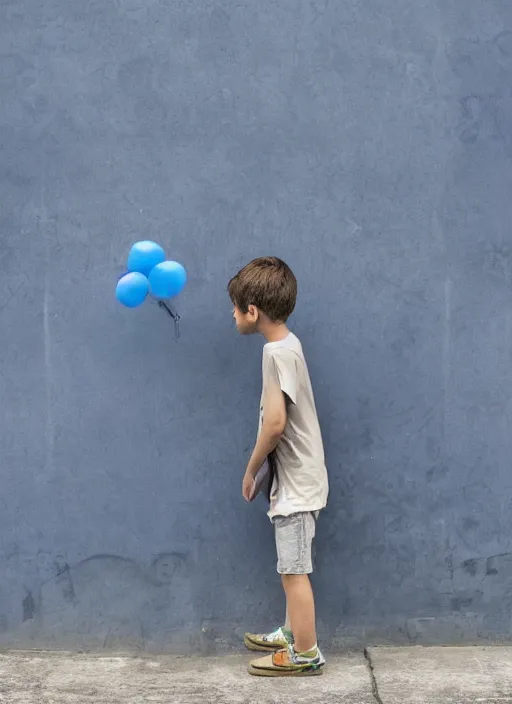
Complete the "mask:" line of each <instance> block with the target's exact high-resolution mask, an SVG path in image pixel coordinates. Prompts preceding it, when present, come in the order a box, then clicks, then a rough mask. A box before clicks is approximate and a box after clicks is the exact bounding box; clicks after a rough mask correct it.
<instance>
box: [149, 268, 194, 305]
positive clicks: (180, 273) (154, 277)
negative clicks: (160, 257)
mask: <svg viewBox="0 0 512 704" xmlns="http://www.w3.org/2000/svg"><path fill="white" fill-rule="evenodd" d="M186 283H187V272H186V271H185V268H184V267H183V266H181V264H178V262H169V261H167V262H162V263H161V264H157V265H156V266H155V268H154V269H153V271H152V272H151V274H150V275H149V289H150V291H151V295H153V296H154V297H155V298H173V297H174V296H177V295H178V293H181V291H183V289H184V287H185V284H186Z"/></svg>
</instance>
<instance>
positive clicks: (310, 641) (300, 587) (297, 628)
mask: <svg viewBox="0 0 512 704" xmlns="http://www.w3.org/2000/svg"><path fill="white" fill-rule="evenodd" d="M281 579H282V581H283V588H284V591H285V594H286V603H287V604H288V611H289V614H290V623H291V631H292V633H293V638H294V643H295V650H296V652H298V653H305V652H307V651H309V650H311V649H312V648H315V647H316V644H317V642H316V628H315V601H314V597H313V589H312V588H311V582H310V581H309V577H308V575H307V574H283V575H282V576H281Z"/></svg>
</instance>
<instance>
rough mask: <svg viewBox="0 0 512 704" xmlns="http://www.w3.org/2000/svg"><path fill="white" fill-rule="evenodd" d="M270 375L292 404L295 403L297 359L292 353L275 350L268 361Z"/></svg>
mask: <svg viewBox="0 0 512 704" xmlns="http://www.w3.org/2000/svg"><path fill="white" fill-rule="evenodd" d="M270 375H271V377H272V378H273V379H274V380H275V381H277V383H278V384H279V386H280V387H281V391H282V392H283V393H284V394H286V396H288V398H289V399H290V401H291V402H292V403H293V404H296V403H297V360H296V358H295V355H294V354H293V353H289V352H288V351H284V352H283V351H281V350H279V351H277V350H276V351H275V352H274V354H273V355H272V359H271V363H270Z"/></svg>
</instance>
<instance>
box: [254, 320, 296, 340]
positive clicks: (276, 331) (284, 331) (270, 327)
mask: <svg viewBox="0 0 512 704" xmlns="http://www.w3.org/2000/svg"><path fill="white" fill-rule="evenodd" d="M258 332H260V333H261V334H262V335H263V337H264V338H265V340H266V341H267V342H281V340H284V339H286V338H287V337H288V335H289V334H290V331H289V330H288V328H287V326H286V324H285V323H273V322H272V321H271V320H268V321H261V322H260V325H259V330H258Z"/></svg>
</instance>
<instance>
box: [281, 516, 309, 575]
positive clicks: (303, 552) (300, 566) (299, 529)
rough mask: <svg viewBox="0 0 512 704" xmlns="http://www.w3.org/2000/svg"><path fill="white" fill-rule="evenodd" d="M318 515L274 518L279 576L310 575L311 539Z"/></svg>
mask: <svg viewBox="0 0 512 704" xmlns="http://www.w3.org/2000/svg"><path fill="white" fill-rule="evenodd" d="M317 515H318V514H316V515H315V514H313V513H311V512H307V513H292V515H291V516H275V518H274V520H273V521H272V522H273V524H274V530H275V535H276V547H277V571H278V572H279V574H311V573H312V572H313V539H314V537H315V530H316V517H317Z"/></svg>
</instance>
